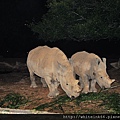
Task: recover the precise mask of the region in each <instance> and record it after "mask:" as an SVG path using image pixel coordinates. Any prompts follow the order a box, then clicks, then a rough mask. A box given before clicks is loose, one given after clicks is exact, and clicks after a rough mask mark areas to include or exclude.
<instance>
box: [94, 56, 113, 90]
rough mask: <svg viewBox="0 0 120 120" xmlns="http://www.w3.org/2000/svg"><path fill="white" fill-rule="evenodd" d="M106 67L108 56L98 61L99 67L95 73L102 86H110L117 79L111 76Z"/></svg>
mask: <svg viewBox="0 0 120 120" xmlns="http://www.w3.org/2000/svg"><path fill="white" fill-rule="evenodd" d="M106 68H107V67H106V58H103V61H99V62H98V69H96V72H95V73H93V74H94V75H95V78H96V80H97V83H98V84H99V86H100V87H101V88H110V87H111V84H112V83H113V82H114V81H115V79H110V78H109V76H108V74H107V72H106Z"/></svg>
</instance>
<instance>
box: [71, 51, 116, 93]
mask: <svg viewBox="0 0 120 120" xmlns="http://www.w3.org/2000/svg"><path fill="white" fill-rule="evenodd" d="M69 61H70V63H71V65H72V66H73V69H74V73H75V74H77V75H78V76H79V81H80V83H81V88H83V90H82V92H83V93H88V92H97V89H96V87H95V85H96V82H97V83H98V85H99V86H100V87H101V88H103V87H105V88H110V87H111V84H112V83H113V82H114V81H115V80H114V79H110V78H109V76H108V74H107V72H106V59H105V58H103V61H102V60H101V59H100V58H99V57H98V56H97V55H95V54H93V53H88V52H86V51H83V52H77V53H75V54H74V55H72V57H71V58H70V59H69Z"/></svg>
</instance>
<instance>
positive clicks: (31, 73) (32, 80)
mask: <svg viewBox="0 0 120 120" xmlns="http://www.w3.org/2000/svg"><path fill="white" fill-rule="evenodd" d="M30 80H31V85H30V87H32V88H36V87H37V85H36V83H35V76H34V73H33V72H32V71H30Z"/></svg>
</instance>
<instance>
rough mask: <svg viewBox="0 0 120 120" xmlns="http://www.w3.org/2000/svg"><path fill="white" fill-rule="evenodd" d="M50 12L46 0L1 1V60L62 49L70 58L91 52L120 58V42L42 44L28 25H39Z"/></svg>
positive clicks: (58, 42) (59, 42)
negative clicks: (37, 49) (36, 50)
mask: <svg viewBox="0 0 120 120" xmlns="http://www.w3.org/2000/svg"><path fill="white" fill-rule="evenodd" d="M47 11H48V9H47V7H46V0H1V1H0V33H1V35H0V56H3V57H27V53H28V52H29V51H30V50H31V49H33V48H35V47H37V46H39V45H48V46H50V47H54V46H56V47H59V48H60V49H61V50H63V51H64V52H65V54H66V55H67V56H68V57H70V56H71V55H72V54H74V53H75V52H77V51H84V50H86V51H88V52H93V53H95V54H98V55H99V56H101V57H106V58H112V59H114V58H117V59H118V58H120V40H116V39H115V40H113V41H110V40H99V41H83V42H76V41H65V40H64V41H63V40H61V41H57V42H44V41H43V40H39V39H38V38H37V35H36V34H34V33H33V32H32V31H31V30H30V29H29V28H28V27H27V26H26V24H27V23H30V22H33V21H36V22H38V21H40V20H41V18H42V15H43V14H45V13H46V12H47Z"/></svg>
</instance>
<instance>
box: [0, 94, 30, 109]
mask: <svg viewBox="0 0 120 120" xmlns="http://www.w3.org/2000/svg"><path fill="white" fill-rule="evenodd" d="M27 102H28V99H26V97H25V96H22V95H20V94H19V93H9V94H7V95H6V96H5V97H4V98H3V99H2V100H1V101H0V107H3V108H12V109H15V108H19V107H20V106H21V105H24V104H26V103H27Z"/></svg>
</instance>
